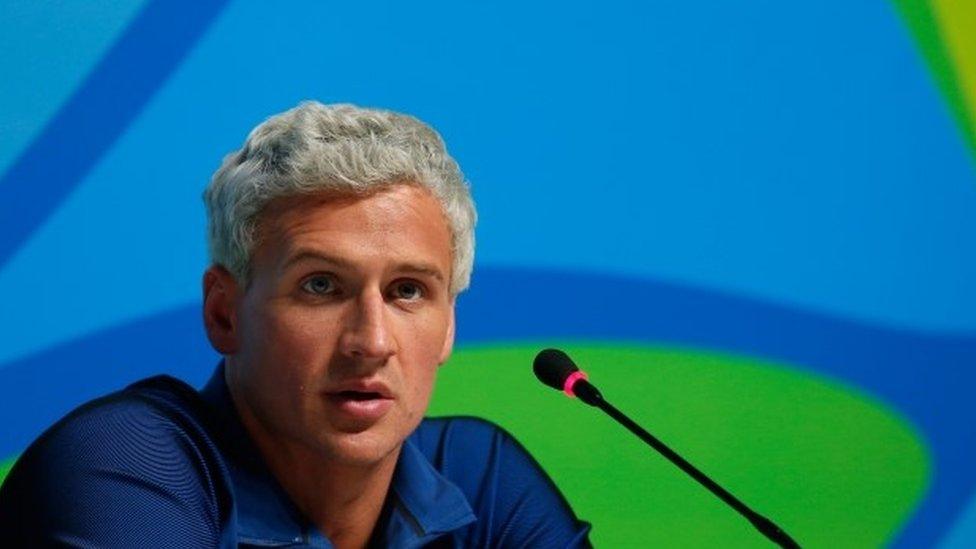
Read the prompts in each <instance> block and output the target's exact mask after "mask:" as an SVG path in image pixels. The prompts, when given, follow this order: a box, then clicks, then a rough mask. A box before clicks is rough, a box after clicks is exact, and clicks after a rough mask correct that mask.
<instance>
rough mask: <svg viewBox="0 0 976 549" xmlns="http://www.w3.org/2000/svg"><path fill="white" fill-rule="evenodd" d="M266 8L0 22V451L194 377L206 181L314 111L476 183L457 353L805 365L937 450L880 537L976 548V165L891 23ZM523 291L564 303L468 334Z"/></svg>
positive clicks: (199, 351)
mask: <svg viewBox="0 0 976 549" xmlns="http://www.w3.org/2000/svg"><path fill="white" fill-rule="evenodd" d="M275 6H276V7H272V5H271V4H269V3H266V2H255V1H232V2H214V1H202V2H193V3H178V2H153V1H149V2H140V1H127V2H88V3H84V4H78V3H71V2H54V1H44V2H30V3H18V2H10V1H5V2H0V10H2V13H3V16H2V17H0V47H2V48H3V51H5V52H6V53H5V55H4V56H2V57H0V73H2V74H5V75H7V76H6V78H5V80H6V82H5V84H4V85H3V86H0V174H2V175H0V228H2V231H0V297H2V303H0V457H4V456H14V455H16V454H17V453H18V452H20V451H21V450H22V449H23V448H24V447H25V446H26V444H28V443H29V441H30V440H31V439H32V438H33V437H35V436H36V435H37V434H38V433H39V432H40V430H41V429H43V427H44V426H45V425H47V424H49V423H50V422H51V421H53V420H54V419H56V418H57V417H59V416H60V415H61V414H63V413H64V412H65V411H67V410H69V409H70V408H71V407H73V406H75V405H77V404H78V403H80V402H82V401H83V400H86V399H88V398H91V397H92V396H95V395H98V394H102V393H104V392H106V391H108V390H111V389H114V388H117V387H119V386H121V385H123V384H125V383H127V382H129V381H132V380H135V379H138V378H140V377H143V376H144V375H148V374H149V373H153V372H155V371H157V370H159V369H166V370H167V371H171V372H173V373H177V374H180V375H182V377H184V378H187V379H188V380H191V381H196V382H199V381H202V380H203V379H204V377H205V376H206V375H207V374H208V373H209V371H210V368H211V366H212V364H213V360H212V359H213V357H212V356H211V354H209V353H211V352H210V351H209V350H208V348H207V345H206V343H205V341H204V340H203V337H202V334H201V331H200V326H199V321H198V316H199V314H198V313H197V311H198V304H199V293H200V274H201V272H202V270H203V269H204V268H205V266H206V264H207V259H206V252H205V243H204V215H203V208H202V203H201V200H200V195H201V192H202V190H203V188H204V186H205V185H206V183H207V181H208V179H209V176H210V174H211V173H212V172H213V171H214V169H216V167H217V166H218V165H219V161H220V159H221V158H222V156H223V155H224V154H226V153H228V152H230V151H231V150H233V149H235V148H236V147H238V146H239V145H240V143H241V141H242V140H243V137H244V136H245V135H246V133H247V131H248V130H249V129H250V128H251V127H253V126H254V125H255V124H257V123H259V122H260V121H261V120H262V119H263V118H265V117H266V116H268V115H270V114H272V113H275V112H279V111H281V110H284V109H287V108H290V107H291V106H293V105H294V104H296V103H297V102H298V101H300V100H302V99H308V98H314V99H318V100H320V101H323V102H327V103H328V102H353V103H356V104H360V105H364V106H382V107H385V108H390V109H394V110H400V111H404V112H408V113H411V114H414V115H416V116H418V117H420V118H421V119H423V120H425V121H427V122H429V123H431V124H432V125H433V126H435V127H436V128H438V130H439V131H440V132H441V133H442V134H443V136H444V138H445V140H446V141H447V143H448V145H449V147H450V149H451V151H452V153H453V154H454V155H455V157H456V158H457V159H458V160H459V162H460V164H461V166H462V167H463V168H464V170H465V173H466V175H467V177H468V178H469V179H470V181H471V183H472V188H473V192H474V194H475V198H476V201H477V203H478V208H479V213H480V216H481V217H480V219H481V221H480V223H479V227H478V243H479V245H478V255H477V268H476V274H475V278H474V290H473V291H472V295H471V297H470V299H469V300H468V302H467V303H464V302H463V301H462V310H461V314H462V322H461V324H460V332H459V340H460V342H461V343H464V342H466V341H482V340H499V341H504V340H507V339H517V338H519V337H526V336H535V335H545V336H553V335H569V336H574V337H598V336H606V337H620V338H636V339H641V338H644V339H654V340H658V341H672V342H679V343H689V344H693V345H700V346H708V347H718V348H726V349H737V350H746V351H748V352H750V353H752V354H755V355H759V356H768V357H775V358H789V359H791V360H795V361H796V363H798V364H800V365H804V366H807V367H809V368H811V370H813V371H815V372H818V373H819V374H822V375H827V376H832V377H836V378H840V379H843V380H845V381H847V382H849V383H853V384H855V385H857V386H859V387H861V388H862V389H863V390H865V391H866V392H868V393H872V394H874V395H877V396H878V397H879V398H881V399H883V400H885V401H886V402H888V403H889V404H891V406H893V407H894V408H895V409H897V410H899V411H900V412H901V413H903V414H905V415H906V416H907V417H908V419H909V420H910V421H911V422H913V424H915V425H916V426H917V427H918V428H919V429H920V430H921V432H922V433H923V435H924V436H925V439H926V442H927V444H929V445H930V451H931V452H932V453H933V456H934V458H933V459H934V462H935V469H936V477H935V480H934V483H933V486H932V489H931V491H930V493H929V495H928V496H927V497H926V500H925V501H924V502H923V504H922V506H921V507H920V509H919V510H918V511H917V513H916V516H914V517H913V518H912V519H911V521H910V522H909V524H908V525H907V526H906V529H905V531H904V532H903V533H902V534H901V537H900V538H899V541H900V542H901V543H902V544H906V545H911V544H917V543H924V544H932V543H936V542H942V543H945V544H946V545H959V546H963V545H967V544H971V543H974V542H976V499H973V491H974V487H976V478H974V472H973V470H972V469H973V468H972V466H971V463H973V462H974V460H976V427H974V423H976V422H974V421H973V419H974V413H973V408H972V405H971V402H970V400H969V399H970V396H969V394H968V391H969V390H970V389H971V388H972V387H973V386H974V381H976V375H974V372H973V365H974V359H976V285H974V284H973V283H972V282H971V281H972V280H974V278H976V254H974V253H973V250H974V246H973V245H974V243H976V215H974V214H976V170H974V162H973V155H972V153H971V151H970V150H968V149H967V148H966V145H965V142H964V140H963V137H962V131H961V130H960V128H959V127H958V126H957V125H956V124H955V122H954V120H953V119H952V117H951V114H950V112H949V109H948V106H947V104H946V102H945V101H944V99H943V98H942V97H941V96H940V94H939V91H938V89H937V88H936V86H935V83H934V81H933V79H932V77H931V75H930V73H929V72H928V71H927V69H926V67H925V65H924V61H923V59H922V57H921V53H920V52H919V50H918V48H917V47H916V46H915V44H914V43H913V41H912V38H911V36H910V35H909V33H908V30H907V28H906V27H905V26H904V25H903V23H902V21H901V20H900V19H899V17H898V14H897V13H896V11H895V8H894V6H893V5H891V4H890V3H888V2H884V1H874V2H861V3H847V2H844V3H842V2H837V1H834V0H829V1H825V2H819V3H815V4H809V5H803V4H792V3H786V4H784V3H778V2H752V3H745V4H730V3H723V2H713V1H709V2H687V3H644V2H624V1H617V0H612V1H607V2H601V3H599V4H584V3H558V4H556V3H535V4H532V3H529V4H526V3H516V2H494V3H491V4H490V5H481V4H473V3H470V4H469V3H457V2H433V3H429V4H425V5H424V6H423V7H417V6H416V5H414V4H404V3H395V2H389V3H383V2H357V3H353V2H346V3H331V2H291V3H288V4H283V5H279V4H276V5H275ZM479 285H481V287H480V289H479ZM533 288H536V290H533ZM555 289H558V293H555ZM489 292H494V293H493V294H489ZM533 292H535V293H533ZM538 292H548V294H547V295H558V296H560V297H561V299H556V300H555V301H556V303H557V305H558V306H559V307H561V308H560V309H558V310H559V311H563V312H565V313H566V314H556V313H555V311H556V310H557V309H554V308H550V309H548V310H549V311H550V312H549V313H543V316H542V317H538V316H536V317H528V316H527V315H529V314H530V313H529V312H525V313H522V312H519V311H517V310H516V311H511V312H509V314H510V315H511V316H512V317H523V318H537V319H538V322H537V323H532V322H526V323H525V325H524V326H523V325H521V324H519V323H518V322H515V323H513V324H512V325H511V326H509V328H510V329H509V330H507V331H504V333H496V332H494V331H493V330H494V328H493V327H492V325H491V324H490V323H488V322H486V321H483V320H479V318H483V317H484V315H483V313H484V311H487V310H489V308H490V304H491V302H492V300H493V299H504V300H505V302H506V303H508V304H509V305H511V304H517V303H522V304H523V305H524V306H525V307H528V306H529V305H530V304H532V303H534V299H533V298H532V296H535V295H538ZM499 294H501V295H499ZM635 296H638V297H635ZM640 296H643V297H640ZM692 305H694V306H692ZM553 307H556V305H553ZM536 310H537V309H536ZM574 310H575V311H578V315H579V316H580V317H587V315H588V314H591V313H592V312H593V311H594V310H600V311H602V312H603V314H602V315H601V316H599V317H598V318H595V319H591V321H578V322H577V321H572V320H566V319H567V318H568V317H567V315H569V314H572V313H573V311H574ZM546 315H548V316H546ZM610 317H612V318H614V319H615V320H613V321H606V322H599V321H598V320H600V319H607V318H610ZM743 318H748V319H751V320H750V322H747V323H746V324H745V327H744V326H743V323H742V319H743ZM574 322H577V324H574ZM540 326H542V327H540ZM109 365H111V366H109Z"/></svg>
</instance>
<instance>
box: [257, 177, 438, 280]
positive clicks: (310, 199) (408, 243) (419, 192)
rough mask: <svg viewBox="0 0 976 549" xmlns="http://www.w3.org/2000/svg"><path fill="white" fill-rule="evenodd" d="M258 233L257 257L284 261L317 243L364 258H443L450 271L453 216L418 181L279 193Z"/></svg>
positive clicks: (329, 251) (326, 249) (322, 247)
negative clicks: (350, 190) (359, 191)
mask: <svg viewBox="0 0 976 549" xmlns="http://www.w3.org/2000/svg"><path fill="white" fill-rule="evenodd" d="M256 237H257V238H256V239H255V241H256V245H255V249H254V254H253V257H252V259H253V260H259V259H262V260H272V261H273V262H275V263H280V262H282V261H287V260H288V258H289V257H290V256H292V255H294V254H296V253H300V252H307V251H309V249H311V250H312V251H315V250H319V251H322V252H324V253H327V254H331V255H335V254H338V255H340V256H348V259H361V260H364V261H365V260H370V259H373V260H375V259H386V260H388V261H396V260H405V261H408V260H409V261H415V260H417V259H424V260H425V261H428V262H429V261H435V262H443V263H445V265H443V266H442V267H443V268H444V269H445V274H446V273H449V272H450V262H451V255H452V254H451V234H450V229H449V227H448V222H447V218H446V216H445V215H444V212H443V209H442V207H441V205H440V202H439V201H438V200H437V199H436V198H434V196H433V195H432V194H431V193H430V192H429V191H428V190H426V189H424V188H422V187H419V186H417V185H412V184H397V185H392V186H389V187H384V188H382V189H380V190H377V191H374V192H371V193H369V194H363V195H351V194H337V193H329V194H323V193H320V194H312V195H304V196H292V197H286V198H281V199H276V200H274V201H272V202H271V203H270V204H269V205H268V206H267V207H266V208H265V209H264V210H263V211H262V213H261V215H260V216H259V220H258V224H257V227H256ZM259 256H260V257H259Z"/></svg>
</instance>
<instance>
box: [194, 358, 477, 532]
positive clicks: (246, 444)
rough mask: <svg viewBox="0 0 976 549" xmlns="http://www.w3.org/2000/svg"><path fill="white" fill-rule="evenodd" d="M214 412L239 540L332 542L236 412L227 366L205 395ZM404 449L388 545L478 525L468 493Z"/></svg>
mask: <svg viewBox="0 0 976 549" xmlns="http://www.w3.org/2000/svg"><path fill="white" fill-rule="evenodd" d="M200 394H201V396H202V397H203V399H204V400H205V401H207V402H208V403H209V404H210V405H211V406H212V408H213V411H214V414H215V416H216V419H217V428H218V429H219V435H220V437H221V440H222V447H223V451H224V457H225V461H226V464H227V469H228V471H229V473H230V477H231V480H232V482H233V485H234V496H235V503H236V510H237V525H238V538H239V539H240V540H241V541H247V542H249V543H254V544H260V545H269V546H274V545H290V544H298V543H305V544H314V545H315V546H321V547H331V546H332V545H331V543H329V541H328V540H327V539H326V538H325V536H324V535H322V533H321V532H319V531H318V529H316V528H315V527H314V526H313V525H311V524H310V523H309V522H308V520H307V519H306V518H305V517H304V516H303V515H302V514H301V512H300V511H299V510H298V508H297V507H296V506H295V504H294V503H292V501H291V499H290V498H289V497H288V495H287V493H285V491H284V489H283V488H282V487H281V485H279V484H278V481H277V479H276V478H275V477H274V475H273V474H272V473H271V471H270V470H269V469H268V468H267V465H266V464H265V463H264V460H263V459H262V458H261V455H260V452H259V451H258V449H257V447H256V446H254V444H253V443H252V442H251V439H250V437H249V436H248V434H247V431H246V430H245V429H244V426H243V424H241V421H240V419H239V417H238V415H237V411H236V409H235V408H234V403H233V400H232V399H231V396H230V391H229V390H228V389H227V383H226V381H225V379H224V362H223V361H221V362H220V364H219V365H218V366H217V368H216V371H215V372H214V373H213V375H212V376H211V378H210V381H208V382H207V384H206V386H205V387H204V388H203V389H202V390H201V391H200ZM413 439H414V436H411V437H409V438H408V439H407V440H405V441H404V443H403V447H402V449H401V450H400V458H399V460H398V461H397V466H396V470H395V471H394V473H393V482H392V485H391V487H390V488H391V489H390V492H391V493H390V496H388V497H387V505H388V506H389V512H388V513H384V514H383V516H381V517H380V520H381V521H383V520H384V517H385V519H386V524H382V523H381V524H379V525H378V526H377V532H378V533H379V537H380V538H381V541H382V545H386V546H397V547H408V546H416V545H420V544H423V543H426V542H428V541H430V540H432V539H434V538H436V537H438V536H440V535H441V534H444V533H446V532H450V531H453V530H456V529H458V528H460V527H462V526H465V525H467V524H470V523H471V522H474V521H475V516H474V513H473V512H472V511H471V506H470V504H469V503H468V501H467V499H466V498H465V496H464V493H463V492H462V491H461V489H460V488H458V487H457V486H456V485H455V484H454V483H452V482H451V481H449V480H448V479H447V478H445V477H444V476H443V475H442V474H440V472H438V471H437V469H435V468H434V466H433V465H432V464H431V463H430V461H429V460H428V459H427V458H426V457H425V456H424V454H423V453H422V452H421V451H420V449H419V448H418V447H417V445H416V444H415V443H414V441H413Z"/></svg>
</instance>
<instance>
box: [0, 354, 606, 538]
mask: <svg viewBox="0 0 976 549" xmlns="http://www.w3.org/2000/svg"><path fill="white" fill-rule="evenodd" d="M588 532H589V525H588V524H587V523H585V522H581V521H579V520H577V519H576V517H575V516H574V515H573V512H572V510H571V509H570V508H569V505H568V504H567V503H566V501H565V499H564V498H563V497H562V495H561V494H560V493H559V491H558V489H557V488H556V487H555V486H554V485H553V483H552V482H551V481H550V480H549V478H548V477H547V476H546V474H545V473H544V472H543V471H542V469H541V468H540V467H539V465H538V464H537V463H536V462H535V461H534V460H533V459H532V457H531V456H530V455H529V454H528V453H527V452H526V451H525V450H524V449H523V448H522V446H521V445H520V444H519V443H518V442H516V441H515V439H513V438H512V437H511V436H510V435H508V434H507V433H505V432H504V431H502V430H501V429H500V428H498V427H497V426H495V425H493V424H491V423H488V422H487V421H484V420H481V419H476V418H469V417H445V418H435V419H425V420H423V422H422V423H421V425H420V427H418V428H417V430H416V431H415V432H414V433H413V434H412V435H411V436H410V437H409V438H408V439H407V440H406V441H405V442H404V445H403V448H402V450H401V453H400V458H399V461H398V462H397V466H396V470H395V472H394V475H393V481H392V484H391V486H390V490H389V493H388V496H387V499H386V502H385V504H384V507H383V511H382V514H381V516H380V520H379V523H378V524H377V526H376V528H375V529H374V532H373V537H372V539H371V541H370V546H372V547H404V548H411V547H513V548H514V547H519V548H522V547H589V546H590V543H589V541H588ZM0 545H3V546H13V547H20V546H23V547H39V546H47V545H69V546H79V547H193V548H198V547H238V546H240V547H248V546H252V547H332V544H331V543H330V541H329V540H328V539H327V538H326V537H325V535H323V534H322V533H321V532H320V531H319V530H318V529H316V528H315V527H314V526H313V525H312V524H311V523H310V522H309V521H308V520H307V519H306V518H305V517H304V516H303V515H302V514H301V512H299V510H298V509H297V507H296V506H295V505H294V504H293V503H292V502H291V500H290V499H289V497H288V496H287V494H286V493H285V492H284V490H283V489H282V488H281V486H280V485H279V484H278V482H277V480H276V479H275V478H274V476H273V475H272V474H271V472H270V471H269V470H268V468H267V466H266V465H265V463H264V461H263V459H262V458H261V457H260V454H259V452H258V450H257V448H256V447H255V446H254V444H253V443H252V442H251V441H250V439H249V437H248V435H247V433H246V432H245V430H244V427H243V425H242V424H241V423H240V420H239V418H238V416H237V413H236V411H235V409H234V406H233V403H232V401H231V398H230V394H229V392H228V390H227V386H226V384H225V382H224V376H223V366H222V364H221V365H219V366H218V367H217V370H216V372H215V373H214V375H213V376H212V377H211V379H210V381H209V382H208V383H207V385H206V387H204V389H203V390H202V391H200V392H197V391H196V390H194V389H193V388H192V387H190V386H189V385H187V384H185V383H183V382H182V381H179V380H177V379H174V378H172V377H168V376H157V377H153V378H149V379H146V380H143V381H140V382H138V383H135V384H133V385H131V386H129V387H127V388H126V389H124V390H122V391H119V392H116V393H113V394H111V395H108V396H106V397H103V398H100V399H97V400H94V401H92V402H89V403H87V404H85V405H83V406H81V407H79V408H77V409H76V410H74V411H73V412H71V413H70V414H68V415H67V416H65V417H64V418H63V419H61V420H60V421H59V422H58V423H56V424H55V425H54V426H53V427H51V428H50V429H48V430H47V431H46V432H45V433H44V434H42V435H41V436H40V437H39V438H38V439H37V440H36V441H35V442H34V443H33V444H31V446H30V447H29V448H28V449H27V450H26V451H25V452H24V454H23V455H22V456H21V457H20V459H19V460H18V462H17V464H16V465H15V466H14V468H13V469H12V470H11V472H10V474H9V476H8V477H7V479H6V481H5V482H4V484H3V486H2V488H0Z"/></svg>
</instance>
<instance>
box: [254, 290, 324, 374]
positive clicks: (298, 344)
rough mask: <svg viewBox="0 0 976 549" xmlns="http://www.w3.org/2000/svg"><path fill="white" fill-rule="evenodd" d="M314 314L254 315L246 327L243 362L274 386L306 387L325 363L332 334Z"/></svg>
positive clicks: (284, 310)
mask: <svg viewBox="0 0 976 549" xmlns="http://www.w3.org/2000/svg"><path fill="white" fill-rule="evenodd" d="M321 316H322V315H321V314H316V311H314V310H303V309H300V308H295V307H291V308H288V307H275V306H273V305H272V306H269V307H267V308H265V309H263V310H261V311H254V312H252V313H251V316H250V317H249V319H248V320H249V322H247V323H246V327H245V333H246V335H245V337H244V341H245V345H244V346H243V347H242V352H243V354H244V355H245V360H246V362H248V363H249V364H250V366H251V368H252V369H254V370H256V373H258V375H259V377H261V378H263V379H264V380H265V381H267V382H268V383H271V384H275V385H281V384H282V382H289V383H299V384H301V385H303V386H304V385H305V384H307V383H308V382H309V380H310V379H311V378H315V377H319V376H320V375H321V374H323V372H320V371H318V370H320V369H323V368H324V366H325V364H327V363H328V356H329V354H330V352H331V347H332V345H331V343H330V342H331V341H332V338H334V334H333V332H334V330H330V329H327V328H326V327H327V326H329V323H328V319H323V318H321Z"/></svg>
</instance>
